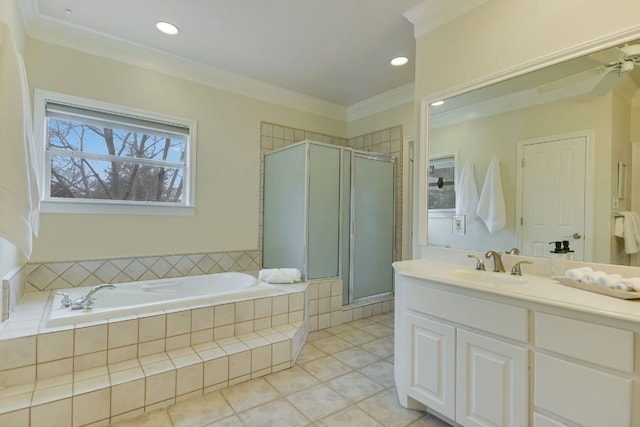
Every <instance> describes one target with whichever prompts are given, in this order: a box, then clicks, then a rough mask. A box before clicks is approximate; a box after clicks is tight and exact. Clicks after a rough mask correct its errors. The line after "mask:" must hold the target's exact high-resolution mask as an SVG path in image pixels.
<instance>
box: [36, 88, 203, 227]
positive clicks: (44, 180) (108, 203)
mask: <svg viewBox="0 0 640 427" xmlns="http://www.w3.org/2000/svg"><path fill="white" fill-rule="evenodd" d="M47 102H52V103H56V104H62V105H69V106H72V107H77V108H80V109H87V110H96V111H99V112H105V113H111V114H115V115H119V116H125V117H130V118H134V119H136V118H137V119H142V120H146V121H150V122H156V123H159V124H169V125H175V126H180V127H184V128H186V129H188V134H187V137H186V147H185V164H184V173H183V180H184V181H185V182H184V185H183V202H182V203H181V204H176V203H171V202H149V201H135V200H108V199H100V200H98V199H65V198H52V197H50V188H51V163H50V159H49V157H50V155H49V154H48V153H53V155H55V154H56V150H47V146H48V140H47V135H48V127H47V113H46V104H47ZM114 127H115V126H114ZM196 127H197V126H196V122H195V121H193V120H187V119H183V118H177V117H171V116H165V115H161V114H157V113H153V112H149V111H145V110H139V109H134V108H129V107H125V106H122V105H117V104H111V103H106V102H101V101H96V100H92V99H87V98H81V97H77V96H72V95H66V94H61V93H57V92H51V91H46V90H42V89H35V90H34V138H35V140H36V148H37V157H38V158H37V161H38V172H39V174H41V176H40V179H39V182H40V185H41V188H42V191H41V201H40V211H41V212H43V213H81V214H125V215H178V216H182V215H188V216H193V215H195V194H196V193H195V190H196V188H195V184H196V170H195V169H196V168H195V165H196V162H195V153H196V133H197V129H196ZM74 156H75V157H86V158H96V157H100V156H101V155H100V154H93V153H83V154H79V155H74ZM126 161H128V159H127V160H126ZM133 163H138V164H141V165H145V164H147V163H148V162H147V161H146V160H145V159H137V160H136V161H134V162H133ZM151 163H153V161H151ZM169 164H170V163H169ZM180 167H181V168H182V165H181V164H180Z"/></svg>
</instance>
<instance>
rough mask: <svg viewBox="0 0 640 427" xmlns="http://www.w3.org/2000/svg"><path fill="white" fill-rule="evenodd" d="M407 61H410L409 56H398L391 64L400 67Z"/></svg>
mask: <svg viewBox="0 0 640 427" xmlns="http://www.w3.org/2000/svg"><path fill="white" fill-rule="evenodd" d="M407 62H409V58H407V57H406V56H398V57H396V58H393V59H392V60H391V65H393V66H394V67H400V66H402V65H404V64H406V63H407Z"/></svg>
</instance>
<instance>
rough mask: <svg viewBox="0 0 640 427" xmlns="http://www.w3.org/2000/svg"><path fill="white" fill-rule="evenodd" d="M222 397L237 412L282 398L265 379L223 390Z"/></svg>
mask: <svg viewBox="0 0 640 427" xmlns="http://www.w3.org/2000/svg"><path fill="white" fill-rule="evenodd" d="M221 392H222V395H223V396H224V397H225V399H227V401H228V402H229V404H230V405H231V407H232V408H233V409H234V410H235V411H236V412H242V411H245V410H247V409H249V408H253V407H254V406H258V405H261V404H263V403H266V402H269V401H271V400H274V399H277V398H279V397H281V395H280V393H278V391H277V390H276V389H275V388H273V387H271V385H269V383H268V382H266V381H265V380H264V379H263V378H258V379H255V380H251V381H247V382H244V383H240V384H236V385H234V386H232V387H229V388H226V389H222V390H221Z"/></svg>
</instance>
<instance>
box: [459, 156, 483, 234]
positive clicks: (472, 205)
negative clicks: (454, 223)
mask: <svg viewBox="0 0 640 427" xmlns="http://www.w3.org/2000/svg"><path fill="white" fill-rule="evenodd" d="M474 175H475V174H474V167H473V163H470V162H469V161H466V162H464V166H463V167H462V172H460V177H459V178H458V185H457V188H456V215H465V216H466V218H467V223H470V222H473V221H475V220H476V218H478V214H477V209H478V186H477V185H476V178H475V176H474Z"/></svg>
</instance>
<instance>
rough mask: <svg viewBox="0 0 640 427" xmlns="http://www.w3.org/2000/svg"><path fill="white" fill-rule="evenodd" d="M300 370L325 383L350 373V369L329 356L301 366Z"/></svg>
mask: <svg viewBox="0 0 640 427" xmlns="http://www.w3.org/2000/svg"><path fill="white" fill-rule="evenodd" d="M301 366H302V368H303V369H304V370H305V371H307V372H309V373H310V374H311V375H313V376H314V377H316V378H317V379H319V380H320V381H327V380H330V379H332V378H335V377H339V376H340V375H344V374H346V373H347V372H350V371H351V370H352V369H351V368H350V367H348V366H347V365H345V364H344V363H342V362H340V361H339V360H337V359H334V358H333V357H331V356H325V357H321V358H320V359H316V360H312V361H311V362H307V363H304V364H302V365H301Z"/></svg>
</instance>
